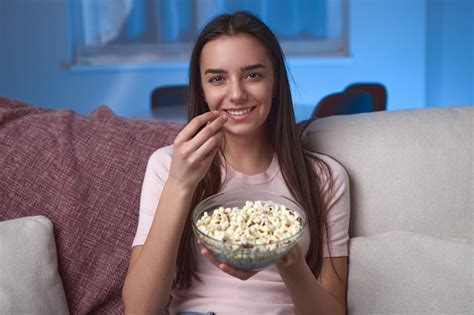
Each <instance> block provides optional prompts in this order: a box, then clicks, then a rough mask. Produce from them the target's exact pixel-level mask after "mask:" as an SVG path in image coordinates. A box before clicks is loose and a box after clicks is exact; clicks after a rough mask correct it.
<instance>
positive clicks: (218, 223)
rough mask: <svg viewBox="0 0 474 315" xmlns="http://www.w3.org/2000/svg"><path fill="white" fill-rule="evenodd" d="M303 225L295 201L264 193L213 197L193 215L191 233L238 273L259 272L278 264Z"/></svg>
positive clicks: (302, 228) (300, 233) (301, 216)
mask: <svg viewBox="0 0 474 315" xmlns="http://www.w3.org/2000/svg"><path fill="white" fill-rule="evenodd" d="M243 200H245V201H243ZM263 200H268V201H263ZM305 225H306V216H305V214H304V211H302V210H301V207H300V206H299V205H298V204H297V203H296V202H295V201H293V200H291V199H288V198H286V197H283V196H280V195H277V194H273V193H270V192H266V191H236V192H230V193H221V194H217V195H214V196H211V197H209V198H207V199H205V200H203V201H202V202H201V203H199V204H198V205H197V206H196V208H195V209H194V212H193V229H194V232H195V234H196V236H197V237H198V238H199V239H200V240H201V243H202V244H203V245H204V246H205V247H207V248H208V249H209V250H210V251H211V252H212V253H213V254H214V255H215V256H216V257H217V258H218V259H219V260H221V261H227V262H229V263H230V264H231V265H233V266H235V267H237V268H240V269H252V270H259V269H263V268H265V267H266V266H268V265H270V264H272V263H274V262H276V261H279V260H280V259H281V258H282V257H283V256H284V255H286V253H287V252H288V251H289V250H290V249H291V248H292V247H293V246H294V245H295V244H296V243H297V242H298V240H299V239H300V237H301V236H302V234H303V230H304V228H305Z"/></svg>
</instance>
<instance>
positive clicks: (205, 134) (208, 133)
mask: <svg viewBox="0 0 474 315" xmlns="http://www.w3.org/2000/svg"><path fill="white" fill-rule="evenodd" d="M226 121H227V115H225V114H224V115H220V116H219V117H217V118H215V119H214V120H212V121H209V122H207V123H206V126H205V127H204V128H203V129H202V130H200V131H199V132H198V133H197V134H196V135H195V136H194V137H193V138H192V139H190V140H189V142H188V144H189V149H190V150H191V151H195V150H197V149H198V148H200V147H201V146H203V145H204V144H205V143H209V144H208V146H211V147H213V146H215V145H216V144H220V141H219V142H218V143H216V141H215V140H211V139H212V138H216V137H213V136H214V135H216V134H217V133H218V132H219V131H221V130H222V127H223V126H224V124H225V123H226ZM219 137H220V136H219V135H217V138H219ZM209 140H211V141H210V142H209ZM205 151H206V152H209V150H205Z"/></svg>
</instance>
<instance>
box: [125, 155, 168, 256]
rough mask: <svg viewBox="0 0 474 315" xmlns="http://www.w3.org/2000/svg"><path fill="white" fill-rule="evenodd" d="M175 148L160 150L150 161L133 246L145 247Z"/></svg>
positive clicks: (143, 186)
mask: <svg viewBox="0 0 474 315" xmlns="http://www.w3.org/2000/svg"><path fill="white" fill-rule="evenodd" d="M172 154H173V146H166V147H162V148H159V149H158V150H156V151H155V152H153V154H152V155H151V156H150V158H149V159H148V163H147V167H146V171H145V176H144V179H143V185H142V191H141V196H140V212H139V216H138V226H137V232H136V234H135V238H134V240H133V243H132V247H133V246H137V245H143V244H144V243H145V240H146V238H147V237H148V233H149V232H150V228H151V225H152V223H153V218H154V217H155V212H156V208H157V206H158V202H159V200H160V197H161V192H162V191H163V187H164V185H165V182H166V180H167V179H168V175H169V170H170V165H171V158H172Z"/></svg>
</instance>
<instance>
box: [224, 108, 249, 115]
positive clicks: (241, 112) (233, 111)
mask: <svg viewBox="0 0 474 315" xmlns="http://www.w3.org/2000/svg"><path fill="white" fill-rule="evenodd" d="M255 107H256V106H254V107H250V108H245V109H239V110H236V109H225V111H226V112H227V113H228V114H229V115H232V116H242V115H245V114H248V113H250V112H251V111H253V110H254V109H255Z"/></svg>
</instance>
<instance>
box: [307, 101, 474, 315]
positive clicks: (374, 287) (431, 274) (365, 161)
mask: <svg viewBox="0 0 474 315" xmlns="http://www.w3.org/2000/svg"><path fill="white" fill-rule="evenodd" d="M473 117H474V107H472V106H465V107H447V108H425V109H414V110H404V111H391V112H376V113H370V114H359V115H351V116H333V117H328V118H325V119H320V120H318V121H315V122H313V123H312V124H311V125H309V126H308V128H307V129H306V130H305V133H304V135H303V140H304V143H305V145H306V146H307V148H308V149H309V150H312V151H319V152H323V153H325V154H328V155H331V156H332V157H334V158H336V159H337V160H339V161H340V162H341V163H342V164H343V165H344V166H345V167H346V169H347V171H348V172H349V176H350V181H351V207H352V208H351V225H350V236H351V239H350V246H349V250H350V254H349V282H348V310H349V313H350V314H473V312H474V311H473V310H474V304H473V299H474V292H473V286H474V279H473V271H474V247H473V235H474V221H473V212H474V206H473V194H474V189H473V188H474V187H473V167H472V159H473Z"/></svg>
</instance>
